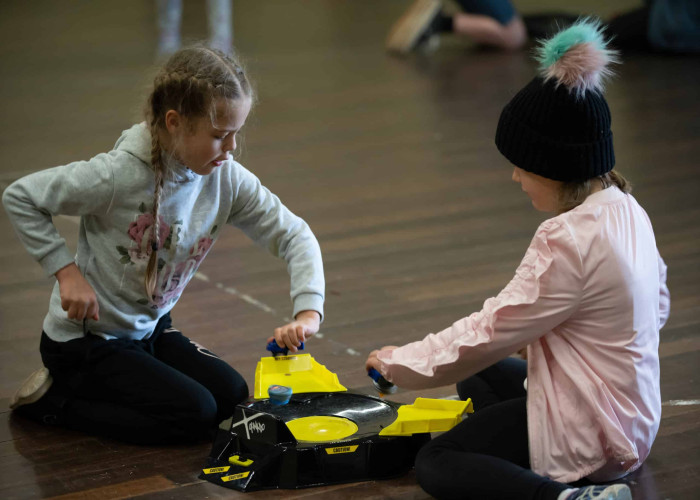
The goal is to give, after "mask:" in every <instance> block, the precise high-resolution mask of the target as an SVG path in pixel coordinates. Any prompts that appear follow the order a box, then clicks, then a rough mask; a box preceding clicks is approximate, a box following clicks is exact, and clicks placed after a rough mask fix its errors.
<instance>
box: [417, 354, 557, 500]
mask: <svg viewBox="0 0 700 500" xmlns="http://www.w3.org/2000/svg"><path fill="white" fill-rule="evenodd" d="M526 376H527V365H526V362H525V361H523V360H520V359H514V358H507V359H505V360H503V361H500V362H498V363H496V364H495V365H493V366H491V367H489V368H487V369H485V370H484V371H482V372H480V373H478V374H476V375H474V376H473V377H470V378H468V379H466V380H464V381H463V382H460V383H459V384H457V391H458V392H459V395H460V397H461V398H462V399H466V398H472V402H473V403H474V414H472V415H470V416H469V417H468V418H467V419H466V420H465V421H463V422H462V423H460V424H458V425H457V426H456V427H454V428H453V429H452V430H450V431H448V432H446V433H444V434H442V435H440V436H438V437H436V438H435V439H433V440H432V441H431V442H430V443H428V444H427V445H425V446H424V447H423V448H422V449H421V451H420V452H419V453H418V456H417V457H416V476H417V478H418V482H419V483H420V485H421V487H422V488H423V489H424V490H425V491H427V492H428V493H430V494H431V495H433V496H434V497H436V498H438V499H448V498H460V499H467V498H473V499H479V500H488V499H494V500H507V499H511V498H512V499H547V500H549V499H551V500H556V498H557V497H558V496H559V493H561V492H562V491H564V490H566V489H567V488H569V487H570V486H568V485H566V484H562V483H558V482H555V481H552V480H550V479H547V478H545V477H542V476H539V475H537V474H535V473H534V472H532V471H531V470H530V457H529V448H528V434H527V409H526V405H525V402H526V400H527V396H526V392H525V388H524V387H523V381H524V380H525V377H526Z"/></svg>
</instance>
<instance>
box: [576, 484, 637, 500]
mask: <svg viewBox="0 0 700 500" xmlns="http://www.w3.org/2000/svg"><path fill="white" fill-rule="evenodd" d="M566 500H632V492H631V491H630V489H629V486H627V485H626V484H611V485H609V486H586V487H585V488H579V489H578V490H577V491H574V492H573V493H571V494H570V495H569V496H568V497H566Z"/></svg>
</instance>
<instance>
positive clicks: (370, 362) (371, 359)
mask: <svg viewBox="0 0 700 500" xmlns="http://www.w3.org/2000/svg"><path fill="white" fill-rule="evenodd" d="M394 349H398V346H395V345H386V346H384V347H382V348H381V349H378V350H376V351H372V352H370V353H369V356H368V357H367V361H365V369H366V370H367V371H369V370H370V368H374V369H375V370H377V371H378V372H379V373H381V372H382V371H381V370H380V368H381V366H382V362H381V361H379V359H377V354H379V353H380V352H381V351H393V350H394Z"/></svg>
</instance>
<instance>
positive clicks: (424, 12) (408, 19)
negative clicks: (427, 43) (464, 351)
mask: <svg viewBox="0 0 700 500" xmlns="http://www.w3.org/2000/svg"><path fill="white" fill-rule="evenodd" d="M441 9H442V3H441V2H440V0H415V1H414V2H413V4H412V5H411V6H410V7H409V8H408V10H407V11H406V12H405V13H404V14H403V15H402V16H401V17H400V18H399V20H398V21H396V23H394V25H393V26H392V27H391V30H390V31H389V36H388V37H387V39H386V49H387V50H388V51H389V52H394V53H398V54H407V53H409V52H410V51H412V50H413V49H415V48H416V46H417V45H419V43H420V42H421V41H422V40H424V39H425V40H428V39H429V38H432V37H430V36H429V35H430V33H429V31H430V28H431V25H432V24H433V21H434V20H435V18H436V17H437V15H438V14H439V13H440V10H441ZM426 35H428V38H425V37H426ZM437 40H439V39H436V41H437ZM433 43H436V42H433Z"/></svg>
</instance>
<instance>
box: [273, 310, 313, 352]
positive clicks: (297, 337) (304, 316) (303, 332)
mask: <svg viewBox="0 0 700 500" xmlns="http://www.w3.org/2000/svg"><path fill="white" fill-rule="evenodd" d="M320 323H321V315H320V314H319V313H318V312H316V311H301V312H300V313H299V314H297V316H296V319H295V320H294V321H292V322H291V323H288V324H286V325H284V326H280V327H279V328H275V335H274V337H270V338H269V339H267V342H268V343H269V342H271V341H273V340H274V341H275V342H277V345H278V346H280V347H286V348H287V349H289V350H290V351H292V352H297V350H298V349H297V348H298V347H299V346H300V345H301V343H302V342H305V341H306V339H307V338H308V337H311V336H312V335H313V334H315V333H317V332H318V328H319V325H320Z"/></svg>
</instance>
